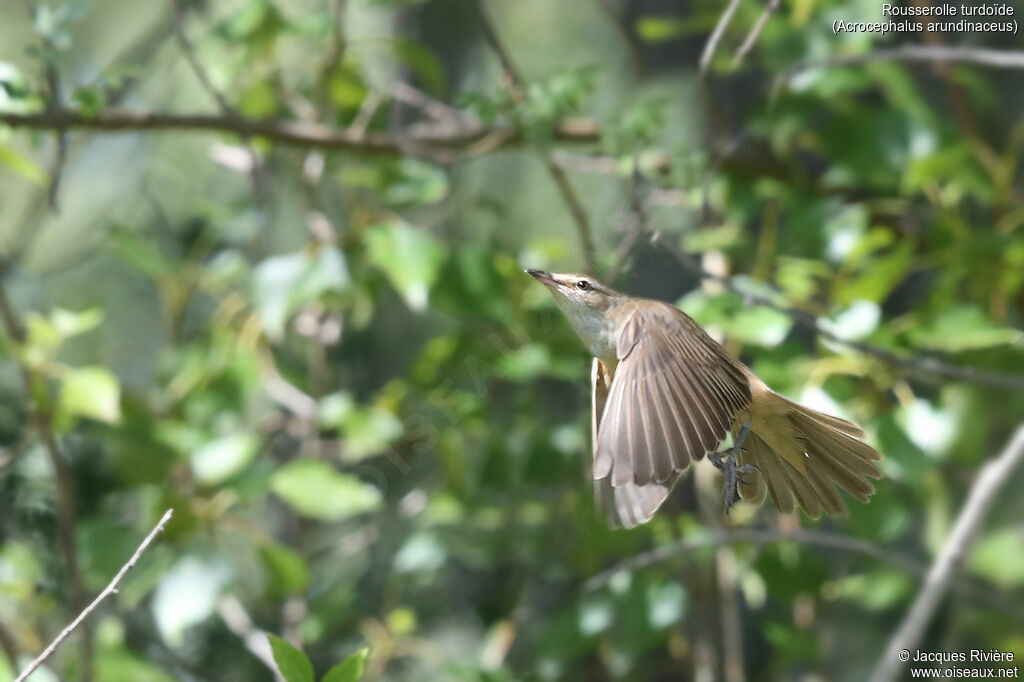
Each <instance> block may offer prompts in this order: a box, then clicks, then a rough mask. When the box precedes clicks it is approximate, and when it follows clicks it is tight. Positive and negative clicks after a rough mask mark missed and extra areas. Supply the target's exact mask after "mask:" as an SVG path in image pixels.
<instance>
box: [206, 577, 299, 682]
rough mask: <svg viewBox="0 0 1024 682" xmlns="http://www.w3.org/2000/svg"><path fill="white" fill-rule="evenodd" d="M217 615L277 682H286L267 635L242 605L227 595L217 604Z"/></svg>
mask: <svg viewBox="0 0 1024 682" xmlns="http://www.w3.org/2000/svg"><path fill="white" fill-rule="evenodd" d="M217 613H218V614H220V618H221V620H223V621H224V625H226V626H227V628H228V630H231V632H233V633H234V634H235V635H237V636H238V637H239V638H240V639H241V640H242V643H243V644H245V648H246V649H248V650H249V653H251V654H252V655H253V656H255V657H256V658H257V659H259V661H260V662H261V663H263V665H265V666H267V668H268V669H269V670H270V671H271V673H273V675H274V680H276V682H284V677H283V676H282V675H281V673H280V671H279V670H278V669H277V664H276V663H275V662H274V652H273V651H271V649H270V642H269V640H268V639H267V633H266V632H264V631H263V630H260V629H259V628H257V627H256V626H255V625H254V624H253V622H252V619H251V618H250V617H249V614H248V613H246V611H245V607H244V606H242V603H241V602H240V601H238V599H237V598H236V597H234V596H232V595H225V596H223V597H221V598H220V600H219V601H218V602H217Z"/></svg>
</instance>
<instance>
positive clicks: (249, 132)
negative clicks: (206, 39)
mask: <svg viewBox="0 0 1024 682" xmlns="http://www.w3.org/2000/svg"><path fill="white" fill-rule="evenodd" d="M0 124H2V125H7V126H10V127H12V128H27V129H32V130H63V129H69V130H70V129H76V130H88V131H93V132H103V133H139V132H144V131H160V130H167V131H172V130H193V131H206V132H213V133H224V134H229V135H238V136H240V137H262V138H265V139H267V140H270V141H271V142H276V143H278V144H283V145H289V146H294V147H317V148H320V149H323V150H328V151H349V152H353V153H356V154H363V155H370V156H373V155H380V156H401V155H406V156H415V157H419V158H425V159H430V160H434V161H438V162H442V163H453V162H457V161H462V160H465V159H468V158H473V157H476V156H480V155H482V154H486V153H488V152H490V151H493V150H494V149H497V148H503V147H515V146H520V145H522V144H523V142H524V140H523V136H522V133H521V132H520V131H519V130H517V129H516V128H514V127H512V126H496V127H490V128H487V127H476V128H472V129H466V130H450V129H448V128H444V129H441V128H439V127H437V126H422V125H421V126H416V129H415V132H407V133H404V134H399V135H395V134H391V133H375V132H367V133H366V134H364V135H360V136H356V135H353V134H352V133H351V132H349V131H345V130H339V129H337V128H332V127H330V126H325V125H321V124H318V123H302V122H298V121H281V120H275V119H262V120H252V119H247V118H240V117H231V116H224V115H217V114H167V113H161V112H149V111H127V110H116V109H112V110H107V111H104V112H102V113H99V114H97V115H95V116H86V115H83V114H80V113H77V112H74V111H69V110H60V111H50V112H39V113H35V114H11V113H0ZM551 135H552V138H553V139H554V140H556V141H558V142H565V143H591V142H597V141H599V140H600V139H601V126H600V124H599V123H598V122H597V121H594V120H593V119H589V118H565V119H563V120H561V121H559V122H558V123H557V124H556V125H555V126H554V128H553V129H552V131H551ZM484 140H489V141H493V142H494V144H493V145H489V146H488V147H487V148H485V149H482V150H474V145H476V144H477V143H480V142H481V141H484Z"/></svg>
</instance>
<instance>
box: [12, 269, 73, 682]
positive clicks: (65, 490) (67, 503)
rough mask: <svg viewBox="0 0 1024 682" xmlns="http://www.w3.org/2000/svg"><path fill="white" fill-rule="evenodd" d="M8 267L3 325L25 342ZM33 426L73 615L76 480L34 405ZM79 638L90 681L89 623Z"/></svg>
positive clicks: (32, 380) (27, 373)
mask: <svg viewBox="0 0 1024 682" xmlns="http://www.w3.org/2000/svg"><path fill="white" fill-rule="evenodd" d="M5 274H6V272H5V268H4V267H2V264H0V322H2V323H3V326H4V329H5V331H6V332H7V335H8V336H9V337H10V338H11V339H12V340H14V341H15V342H16V343H22V342H24V340H25V328H24V326H23V325H22V323H21V321H20V319H19V317H18V314H17V313H16V312H15V310H14V306H12V305H11V302H10V299H9V298H8V297H7V288H6V286H4V275H5ZM17 366H18V371H19V373H20V374H21V379H22V383H24V384H25V392H26V394H28V395H29V396H32V395H34V390H35V385H36V382H37V379H36V377H35V376H34V375H33V374H32V371H31V369H30V368H29V367H28V365H26V364H25V363H24V362H23V361H21V360H19V361H18V362H17ZM30 423H31V424H32V425H33V427H34V428H35V431H36V433H37V434H38V435H39V439H40V440H41V441H42V443H43V448H44V450H45V451H46V454H47V456H48V457H49V459H50V466H51V467H52V468H53V475H54V479H55V480H56V484H57V500H56V504H57V545H58V547H59V549H60V553H61V556H62V558H63V560H64V570H65V573H66V575H67V580H68V602H69V607H70V609H71V612H72V613H74V612H75V611H76V610H78V609H80V608H82V607H83V605H84V604H85V598H86V597H85V588H84V587H83V584H82V572H81V569H80V566H79V564H78V552H77V549H76V547H75V525H76V524H77V513H76V511H75V490H74V481H73V480H72V476H71V468H70V467H69V466H68V463H67V460H65V458H64V454H63V453H62V452H61V448H60V445H59V444H58V443H57V437H56V436H55V435H54V433H53V425H52V424H51V422H50V416H49V415H48V414H47V413H45V412H40V411H39V410H38V409H37V406H33V411H32V414H31V417H30ZM81 634H82V636H81V638H80V643H81V648H82V659H83V660H82V679H83V680H85V681H86V682H88V681H89V680H91V679H92V628H91V627H90V626H89V625H88V624H86V626H85V627H84V628H82V633H81Z"/></svg>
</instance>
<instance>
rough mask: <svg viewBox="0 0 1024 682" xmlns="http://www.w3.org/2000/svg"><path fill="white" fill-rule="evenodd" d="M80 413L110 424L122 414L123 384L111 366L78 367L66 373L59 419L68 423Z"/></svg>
mask: <svg viewBox="0 0 1024 682" xmlns="http://www.w3.org/2000/svg"><path fill="white" fill-rule="evenodd" d="M77 417H85V418H87V419H95V420H97V421H102V422H107V423H108V424H112V423H114V422H116V421H118V420H119V419H120V418H121V388H120V386H118V383H117V377H115V376H114V375H113V374H111V372H110V370H108V369H105V368H103V367H79V368H77V369H73V370H71V371H70V372H68V373H67V374H66V375H65V376H64V380H63V382H62V383H61V387H60V398H59V399H58V401H57V422H58V423H59V424H61V425H62V426H63V427H67V426H70V424H71V422H72V421H73V420H74V419H75V418H77Z"/></svg>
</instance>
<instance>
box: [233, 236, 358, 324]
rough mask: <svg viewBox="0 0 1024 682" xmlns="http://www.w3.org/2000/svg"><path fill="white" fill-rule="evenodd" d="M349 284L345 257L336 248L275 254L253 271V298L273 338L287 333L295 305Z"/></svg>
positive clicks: (297, 305) (296, 306)
mask: <svg viewBox="0 0 1024 682" xmlns="http://www.w3.org/2000/svg"><path fill="white" fill-rule="evenodd" d="M349 284H350V280H349V275H348V267H347V266H346V264H345V256H344V255H343V254H342V252H341V251H340V250H339V249H336V248H334V247H325V248H320V249H317V250H316V251H315V252H311V251H308V250H306V251H299V252H297V253H292V254H287V255H284V256H273V257H271V258H267V259H266V260H264V261H263V262H261V263H260V264H259V265H258V266H257V267H256V269H255V270H254V271H253V274H252V287H253V299H254V300H255V302H256V306H257V309H258V310H259V313H260V318H261V319H262V320H263V326H264V328H265V329H266V332H267V334H268V335H270V336H271V337H272V338H279V337H280V336H282V335H283V334H284V327H285V322H287V320H288V316H289V315H290V314H291V313H292V312H294V311H295V309H296V308H298V307H299V306H301V305H303V304H305V303H309V302H311V301H314V300H316V299H317V298H319V297H320V296H322V295H323V294H326V293H328V292H332V291H343V290H345V289H346V288H347V287H348V286H349Z"/></svg>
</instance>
